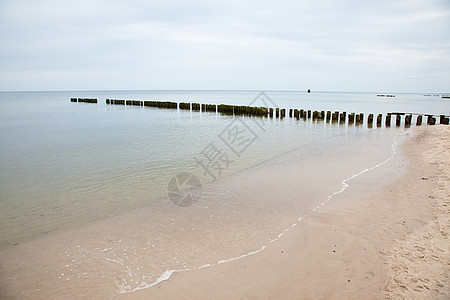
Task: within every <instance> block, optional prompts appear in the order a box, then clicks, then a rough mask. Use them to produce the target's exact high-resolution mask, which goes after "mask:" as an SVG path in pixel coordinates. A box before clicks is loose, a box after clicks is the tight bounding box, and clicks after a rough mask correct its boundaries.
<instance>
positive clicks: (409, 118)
mask: <svg viewBox="0 0 450 300" xmlns="http://www.w3.org/2000/svg"><path fill="white" fill-rule="evenodd" d="M411 118H412V116H411V115H406V116H405V127H410V126H411Z"/></svg>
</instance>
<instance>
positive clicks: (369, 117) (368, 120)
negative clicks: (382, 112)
mask: <svg viewBox="0 0 450 300" xmlns="http://www.w3.org/2000/svg"><path fill="white" fill-rule="evenodd" d="M372 124H373V114H369V116H368V117H367V126H369V127H372Z"/></svg>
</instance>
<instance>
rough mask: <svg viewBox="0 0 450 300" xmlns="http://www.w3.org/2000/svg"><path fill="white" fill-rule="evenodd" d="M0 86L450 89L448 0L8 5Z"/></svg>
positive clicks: (3, 2) (16, 1) (1, 7)
mask: <svg viewBox="0 0 450 300" xmlns="http://www.w3.org/2000/svg"><path fill="white" fill-rule="evenodd" d="M0 45H1V46H0V90H107V89H110V90H117V89H145V90H150V89H155V90H161V89H175V90H185V89H190V90H199V89H201V90H203V89H207V90H208V89H251V90H305V89H308V88H310V89H312V90H321V91H369V92H381V91H385V92H450V1H449V0H378V1H360V0H359V1H356V0H315V1H305V0H303V1H301V0H293V1H261V0H259V1H244V0H227V1H211V0H204V1H203V0H197V1H180V0H160V1H136V0H131V1H130V0H128V1H114V0H113V1H95V0H87V1H85V0H77V1H61V0H59V1H57V0H0Z"/></svg>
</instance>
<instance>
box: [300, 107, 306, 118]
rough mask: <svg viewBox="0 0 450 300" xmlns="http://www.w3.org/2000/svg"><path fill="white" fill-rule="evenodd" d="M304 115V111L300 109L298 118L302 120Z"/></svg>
mask: <svg viewBox="0 0 450 300" xmlns="http://www.w3.org/2000/svg"><path fill="white" fill-rule="evenodd" d="M304 115H305V110H303V109H300V118H303V116H304Z"/></svg>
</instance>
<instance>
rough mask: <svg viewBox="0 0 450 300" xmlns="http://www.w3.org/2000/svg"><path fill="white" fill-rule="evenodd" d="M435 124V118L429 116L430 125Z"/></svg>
mask: <svg viewBox="0 0 450 300" xmlns="http://www.w3.org/2000/svg"><path fill="white" fill-rule="evenodd" d="M435 124H436V118H434V117H431V120H430V125H435Z"/></svg>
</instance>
